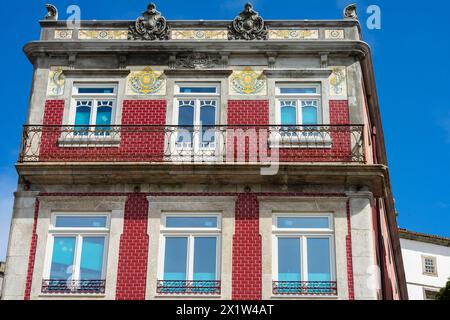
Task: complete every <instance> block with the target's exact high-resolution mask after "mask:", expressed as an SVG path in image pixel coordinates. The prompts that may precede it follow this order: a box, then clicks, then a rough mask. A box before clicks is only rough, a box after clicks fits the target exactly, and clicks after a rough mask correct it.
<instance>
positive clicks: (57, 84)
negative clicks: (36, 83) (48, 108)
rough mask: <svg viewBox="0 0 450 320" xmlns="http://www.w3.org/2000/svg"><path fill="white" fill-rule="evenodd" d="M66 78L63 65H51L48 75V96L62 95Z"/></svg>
mask: <svg viewBox="0 0 450 320" xmlns="http://www.w3.org/2000/svg"><path fill="white" fill-rule="evenodd" d="M65 83H66V81H65V78H64V75H63V68H62V67H51V68H50V73H49V76H48V85H47V96H60V95H62V94H64V87H65Z"/></svg>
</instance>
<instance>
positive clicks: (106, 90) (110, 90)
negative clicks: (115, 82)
mask: <svg viewBox="0 0 450 320" xmlns="http://www.w3.org/2000/svg"><path fill="white" fill-rule="evenodd" d="M78 93H80V94H114V88H112V87H111V88H78Z"/></svg>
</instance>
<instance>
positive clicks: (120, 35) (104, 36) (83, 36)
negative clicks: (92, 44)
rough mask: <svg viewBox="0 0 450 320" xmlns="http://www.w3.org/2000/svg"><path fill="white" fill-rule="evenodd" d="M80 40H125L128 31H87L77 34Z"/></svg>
mask: <svg viewBox="0 0 450 320" xmlns="http://www.w3.org/2000/svg"><path fill="white" fill-rule="evenodd" d="M78 39H80V40H127V39H128V30H93V29H91V30H89V29H84V30H80V31H79V32H78Z"/></svg>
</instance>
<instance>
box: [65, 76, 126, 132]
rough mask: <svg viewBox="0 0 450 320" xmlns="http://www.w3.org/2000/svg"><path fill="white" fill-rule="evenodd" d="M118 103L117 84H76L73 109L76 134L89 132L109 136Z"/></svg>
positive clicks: (73, 94)
mask: <svg viewBox="0 0 450 320" xmlns="http://www.w3.org/2000/svg"><path fill="white" fill-rule="evenodd" d="M116 102H117V85H116V84H80V83H78V84H77V83H76V84H75V85H74V87H73V93H72V109H71V123H73V124H74V125H75V134H77V135H87V134H88V133H89V131H95V132H96V135H108V134H109V130H110V126H111V125H112V124H114V118H115V109H116Z"/></svg>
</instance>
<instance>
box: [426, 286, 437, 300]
mask: <svg viewBox="0 0 450 320" xmlns="http://www.w3.org/2000/svg"><path fill="white" fill-rule="evenodd" d="M438 293H439V291H437V290H432V289H424V290H423V295H424V298H425V300H436V296H437V294H438Z"/></svg>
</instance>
